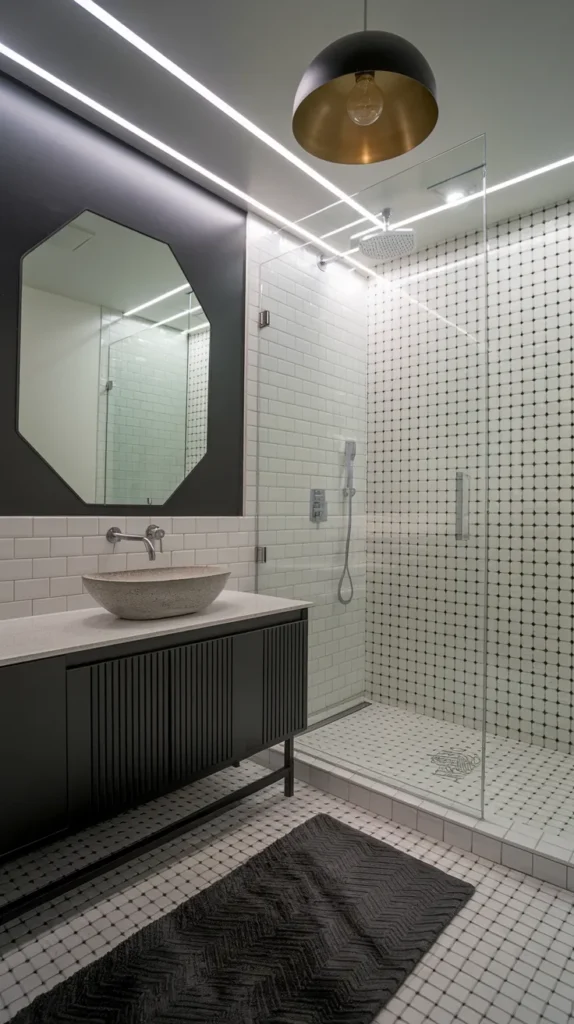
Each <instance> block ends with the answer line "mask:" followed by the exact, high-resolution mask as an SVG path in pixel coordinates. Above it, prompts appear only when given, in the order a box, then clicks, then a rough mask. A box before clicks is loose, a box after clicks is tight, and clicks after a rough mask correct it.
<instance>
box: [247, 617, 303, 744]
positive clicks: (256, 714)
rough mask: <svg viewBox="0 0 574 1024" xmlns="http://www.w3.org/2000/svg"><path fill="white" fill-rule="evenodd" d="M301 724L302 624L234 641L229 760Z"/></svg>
mask: <svg viewBox="0 0 574 1024" xmlns="http://www.w3.org/2000/svg"><path fill="white" fill-rule="evenodd" d="M306 725H307V622H306V620H300V621H298V622H286V623H284V624H282V625H278V626H269V627H267V628H265V629H256V630H253V631H252V632H249V633H242V634H240V635H239V636H236V637H234V639H233V757H234V758H236V759H237V760H240V759H241V758H242V757H249V756H250V755H251V754H255V753H256V752H257V751H258V750H261V749H263V748H264V747H269V746H271V745H272V744H273V743H278V742H279V741H280V740H283V739H285V737H287V736H292V735H293V733H296V732H301V730H302V729H304V728H305V726H306Z"/></svg>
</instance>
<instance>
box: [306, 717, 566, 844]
mask: <svg viewBox="0 0 574 1024" xmlns="http://www.w3.org/2000/svg"><path fill="white" fill-rule="evenodd" d="M296 748H297V750H299V751H301V752H302V753H306V754H308V755H310V756H312V757H316V758H320V759H321V760H324V761H327V762H329V763H331V764H338V765H340V766H342V767H344V768H347V769H348V770H349V771H351V772H353V773H355V772H358V773H360V774H363V775H366V776H368V777H371V778H374V779H376V780H379V781H381V782H384V783H387V784H388V785H391V786H394V787H396V788H399V789H403V790H406V791H407V792H411V793H415V794H416V795H419V796H423V797H424V796H426V797H429V798H430V799H432V800H435V801H436V802H438V803H441V804H443V805H446V806H447V807H451V808H454V809H456V810H463V811H466V812H467V813H468V812H470V813H474V814H476V815H477V816H478V815H480V810H481V807H480V782H481V770H482V738H481V735H480V733H479V732H476V731H475V730H473V729H467V728H465V727H464V726H460V725H453V724H452V723H451V722H443V721H441V720H440V719H436V718H430V717H428V716H426V715H417V714H415V713H414V712H413V711H409V710H407V709H405V708H397V707H390V706H386V705H384V704H371V705H370V706H369V707H367V708H363V709H362V710H361V711H357V712H355V713H353V714H350V715H348V716H347V717H346V718H341V719H339V720H338V721H336V722H332V723H331V724H329V725H325V726H322V727H320V728H317V729H315V730H314V731H312V732H309V733H307V734H306V735H304V736H301V737H299V738H298V739H297V741H296ZM485 761H486V768H485V818H486V819H487V820H488V821H494V822H500V823H501V824H504V825H506V827H510V826H512V825H515V826H516V827H517V828H523V829H524V828H526V829H528V830H531V831H532V833H533V834H534V832H535V831H536V830H539V831H540V837H541V836H542V832H544V833H545V835H546V836H548V837H551V836H556V837H561V838H562V839H563V840H564V841H569V840H570V839H572V840H574V757H571V756H569V755H568V754H563V753H560V752H559V751H555V750H545V749H543V748H542V747H535V746H530V745H529V744H526V743H518V742H516V741H515V740H507V739H502V738H498V737H496V736H487V738H486V758H485ZM573 849H574V843H573Z"/></svg>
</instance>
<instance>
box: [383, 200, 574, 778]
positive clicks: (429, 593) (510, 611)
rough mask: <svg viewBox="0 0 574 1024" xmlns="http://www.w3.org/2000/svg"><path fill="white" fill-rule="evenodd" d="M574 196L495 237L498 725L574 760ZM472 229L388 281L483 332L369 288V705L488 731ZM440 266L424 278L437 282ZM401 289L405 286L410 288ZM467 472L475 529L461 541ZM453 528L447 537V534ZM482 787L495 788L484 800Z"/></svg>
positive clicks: (493, 635) (493, 645)
mask: <svg viewBox="0 0 574 1024" xmlns="http://www.w3.org/2000/svg"><path fill="white" fill-rule="evenodd" d="M573 210H574V205H573V204H572V203H571V202H564V203H562V204H558V205H555V206H552V207H549V208H548V209H544V210H540V211H537V212H535V213H529V214H526V215H524V216H521V217H519V218H515V219H512V220H509V221H505V222H502V223H500V224H498V225H497V226H495V227H493V228H491V229H489V253H488V339H489V375H488V385H489V396H490V401H489V405H490V410H489V413H490V415H489V442H490V446H489V447H490V473H489V483H490V488H489V504H488V515H489V565H488V569H489V577H488V661H487V675H488V691H487V701H486V718H487V729H488V731H489V732H490V733H495V734H496V735H497V736H501V737H506V738H509V739H512V740H519V741H524V742H527V743H531V744H536V745H538V746H545V747H549V748H551V749H555V750H560V751H563V752H564V753H572V737H573V731H572V718H573V713H574V693H573V690H572V664H573V660H574V659H573V654H574V646H573V640H574V632H573V626H574V593H573V590H574V588H573V580H574V567H573V557H574V541H573V530H572V527H573V525H574V518H573V508H572V486H573V480H574V476H573V470H572V453H573V448H574V445H573V429H572V428H573V421H574V389H573V385H574V356H573V345H572V337H573V326H574V325H573V311H574V305H573V297H572V264H573V262H574V241H573V238H572V232H573V227H574V225H573V220H572V217H573ZM477 255H478V251H477V239H476V237H475V236H469V237H466V238H461V239H458V240H455V241H454V242H451V243H448V244H446V245H444V246H437V247H434V248H432V249H428V250H426V251H424V252H420V253H418V254H416V255H415V256H413V257H412V258H410V259H408V260H403V261H401V265H400V268H399V269H398V270H395V268H394V267H393V273H392V278H393V279H394V278H402V279H404V278H406V277H409V276H410V275H413V274H422V275H423V276H422V277H421V278H420V279H419V280H417V281H411V282H409V284H408V290H409V294H410V295H411V297H414V298H415V299H417V300H418V301H420V302H423V303H425V304H426V305H427V306H428V307H431V308H432V309H434V310H436V311H438V312H439V313H440V314H441V315H442V316H443V317H445V318H447V319H450V320H452V321H456V324H457V325H458V326H459V327H462V328H463V330H467V331H470V332H471V334H474V335H475V336H476V337H477V338H478V345H477V344H476V343H475V342H473V341H472V339H471V338H469V337H468V336H466V335H464V334H462V333H460V331H457V330H455V329H454V328H452V327H449V326H448V325H447V324H445V323H444V322H443V321H441V320H439V319H437V317H432V316H431V315H429V314H428V312H425V311H423V310H422V308H421V307H418V306H416V305H415V304H412V303H410V304H407V303H406V302H405V300H404V298H403V297H401V295H400V294H399V293H397V292H393V291H392V290H389V291H385V292H382V290H381V289H380V288H372V289H371V290H370V314H371V325H370V326H371V337H370V350H369V445H370V463H369V472H368V477H369V485H370V493H369V508H368V517H369V518H368V562H369V565H370V570H369V576H368V597H367V609H368V639H367V648H368V655H367V657H368V678H369V688H370V694H371V696H372V697H373V699H376V700H382V701H383V702H384V703H390V704H399V705H403V706H405V707H410V708H412V709H414V710H416V711H418V712H421V713H423V714H426V715H431V716H434V717H437V718H443V719H446V720H448V721H453V722H458V723H460V724H462V725H470V726H474V727H479V726H480V720H481V687H482V681H481V672H482V667H483V665H482V657H481V631H482V621H483V620H482V601H483V597H484V557H483V556H484V533H483V529H484V517H485V512H486V508H485V498H484V494H485V492H484V489H483V482H484V478H483V462H482V457H483V454H484V453H483V451H482V446H483V440H484V434H483V427H484V406H483V405H482V404H481V401H480V395H481V391H482V389H483V386H484V382H485V379H486V378H485V372H484V371H485V365H484V361H483V350H482V349H481V347H480V346H481V337H482V336H481V334H480V333H477V331H476V330H475V329H474V328H475V326H476V325H477V323H478V322H479V320H480V317H479V316H478V315H477V314H478V313H480V311H481V309H482V302H483V296H482V294H481V290H480V281H481V277H482V275H481V273H479V272H478V270H477V267H478V266H480V261H477V263H476V264H475V263H468V264H459V265H458V266H455V267H453V268H452V269H451V270H449V271H446V272H445V271H443V272H439V273H435V272H434V271H436V270H437V269H438V268H440V266H441V264H442V265H444V264H446V263H449V264H450V263H453V262H455V261H457V260H467V259H469V258H474V257H475V256H477ZM428 271H431V274H428ZM403 283H404V281H403ZM459 469H461V470H465V471H467V472H469V473H470V475H471V487H472V490H471V539H470V540H469V541H468V542H466V543H465V544H464V545H461V544H460V542H459V543H458V544H457V543H456V541H455V540H454V537H453V522H454V486H455V481H454V474H455V472H456V471H457V470H459ZM447 531H448V533H447ZM487 796H488V794H487Z"/></svg>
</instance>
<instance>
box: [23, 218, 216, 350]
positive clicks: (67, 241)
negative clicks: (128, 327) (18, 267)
mask: <svg viewBox="0 0 574 1024" xmlns="http://www.w3.org/2000/svg"><path fill="white" fill-rule="evenodd" d="M22 265H23V283H24V284H25V285H27V286H28V287H30V288H39V289H41V290H42V291H47V292H52V293H53V294H54V295H65V296H67V298H70V299H76V300H77V301H79V302H87V303H89V304H90V305H92V306H102V307H103V308H104V309H106V310H111V311H113V312H118V313H119V312H121V313H125V312H126V311H127V310H128V309H134V308H135V307H136V306H139V305H141V304H143V303H144V302H149V301H150V299H154V298H156V297H158V296H160V295H163V294H165V293H166V292H169V291H172V290H173V289H174V288H179V287H180V286H181V285H185V284H187V282H186V279H185V276H184V274H183V271H182V270H181V268H180V266H179V264H178V262H177V260H176V259H175V257H174V255H173V253H172V251H171V249H170V248H169V246H168V245H165V244H164V243H163V242H158V241H157V239H155V238H149V237H148V236H147V235H142V234H140V233H139V232H137V231H132V230H131V229H130V228H126V227H124V225H123V224H116V223H114V221H111V220H106V219H105V218H104V217H99V216H98V215H97V214H95V213H91V212H86V213H82V214H81V215H80V216H79V217H76V218H75V219H74V220H73V221H71V222H70V224H68V225H66V226H65V227H64V228H61V229H60V231H57V232H56V233H55V234H54V235H52V236H51V238H48V239H47V240H46V241H45V242H42V244H41V245H39V246H37V248H36V249H33V250H32V252H30V253H28V254H27V256H25V257H24V260H23V264H22ZM196 305H198V302H197V299H196V297H195V295H194V294H193V291H192V289H191V288H187V289H185V290H183V291H181V292H178V294H176V295H173V296H170V297H169V298H166V299H163V300H162V301H161V302H159V303H155V304H154V305H153V306H150V307H149V308H148V309H146V310H142V312H141V313H140V314H139V315H138V319H143V320H148V321H150V322H157V321H159V320H164V319H165V318H167V317H169V316H174V315H175V314H176V313H181V312H182V311H184V310H186V309H189V308H190V307H191V306H196ZM196 316H197V317H199V316H200V314H199V313H198V314H196ZM193 322H194V323H195V322H196V321H195V319H194V321H193ZM187 326H188V323H187V321H186V320H185V318H183V319H182V320H178V321H177V322H176V323H174V324H173V329H174V330H183V329H184V328H185V327H187Z"/></svg>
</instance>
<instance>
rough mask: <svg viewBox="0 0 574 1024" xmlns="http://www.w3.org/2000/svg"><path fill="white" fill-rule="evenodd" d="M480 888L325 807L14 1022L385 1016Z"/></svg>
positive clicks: (321, 1023)
mask: <svg viewBox="0 0 574 1024" xmlns="http://www.w3.org/2000/svg"><path fill="white" fill-rule="evenodd" d="M473 891H474V890H473V888H472V886H471V885H468V883H466V882H461V881H459V880H458V879H456V878H451V877H450V876H449V875H445V874H444V873H443V872H442V871H439V870H438V868H434V867H432V866H429V865H428V864H422V863H421V862H420V861H418V860H415V859H414V858H413V857H409V856H407V854H405V853H400V852H399V851H398V850H395V849H394V848H393V847H392V846H387V844H386V843H381V842H379V841H378V840H376V839H373V838H372V837H371V836H368V835H365V834H364V833H363V832H357V831H355V829H352V828H349V826H348V825H343V824H342V823H341V822H340V821H336V820H335V819H334V818H330V817H328V816H327V815H318V816H317V817H315V818H311V819H310V820H309V821H307V822H305V824H304V825H300V826H299V828H296V829H295V830H294V831H293V832H290V833H289V834H288V835H286V836H284V837H283V838H282V839H279V840H278V841H277V842H276V843H273V845H272V846H269V847H267V849H265V850H263V851H262V852H261V853H259V854H257V856H255V857H252V859H251V860H249V861H248V862H247V863H246V864H243V865H242V866H241V867H239V868H237V869H236V870H235V871H233V872H231V874H229V875H227V876H226V877H225V878H223V879H221V881H219V882H216V883H215V885H212V886H211V887H210V888H209V889H205V890H204V891H203V892H201V893H199V895H198V896H194V897H193V899H190V900H188V901H187V902H186V903H183V904H182V905H181V906H180V907H178V908H177V909H176V910H173V911H172V912H171V913H169V914H166V915H165V917H162V918H161V919H160V920H159V921H156V922H154V923H153V924H150V925H148V926H147V927H146V928H143V929H142V930H141V931H140V932H137V934H135V935H133V936H132V937H131V938H129V939H127V940H126V941H125V942H123V943H122V944H121V945H120V946H117V947H116V948H115V949H113V950H111V951H110V952H109V953H107V954H106V955H105V956H104V957H102V958H101V959H100V960H97V961H96V962H95V963H93V964H90V965H89V966H87V967H84V968H82V969H81V970H79V971H78V972H77V974H74V975H73V976H72V977H71V978H69V979H68V980H67V981H65V982H62V984H60V985H58V986H57V987H56V988H54V989H52V991H51V992H47V993H46V994H45V995H42V996H39V997H38V998H37V999H36V1000H35V1001H34V1003H32V1005H31V1006H30V1007H28V1008H27V1009H25V1010H22V1011H21V1012H20V1013H19V1014H17V1016H16V1017H15V1018H14V1020H13V1024H48V1022H49V1024H62V1022H67V1024H71V1022H73V1024H76V1022H78V1024H80V1022H81V1024H87V1022H92V1024H95V1022H97V1024H152V1022H153V1024H176V1022H177V1024H200V1022H201V1024H335V1022H336V1024H371V1021H372V1020H373V1019H374V1017H375V1016H376V1015H377V1013H378V1012H379V1010H380V1009H381V1008H382V1007H383V1006H384V1005H385V1004H386V1003H387V1002H388V1000H389V999H390V998H391V996H392V995H394V993H395V992H396V991H397V989H398V988H399V987H400V985H401V984H402V982H403V981H404V979H405V978H406V977H407V976H408V975H409V974H410V972H411V971H412V970H413V968H414V967H415V966H416V964H417V963H418V961H419V960H420V959H421V957H422V956H423V955H424V954H425V953H426V952H427V951H428V950H429V949H430V948H431V946H432V945H433V943H434V941H435V939H436V938H437V936H438V935H439V934H440V932H441V931H442V930H443V928H444V927H445V926H446V925H447V924H448V923H449V921H451V920H452V918H453V917H454V916H455V915H456V914H457V913H458V911H459V910H460V909H461V907H463V906H464V904H465V903H466V901H467V900H468V899H469V897H470V896H471V895H472V893H473Z"/></svg>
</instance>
